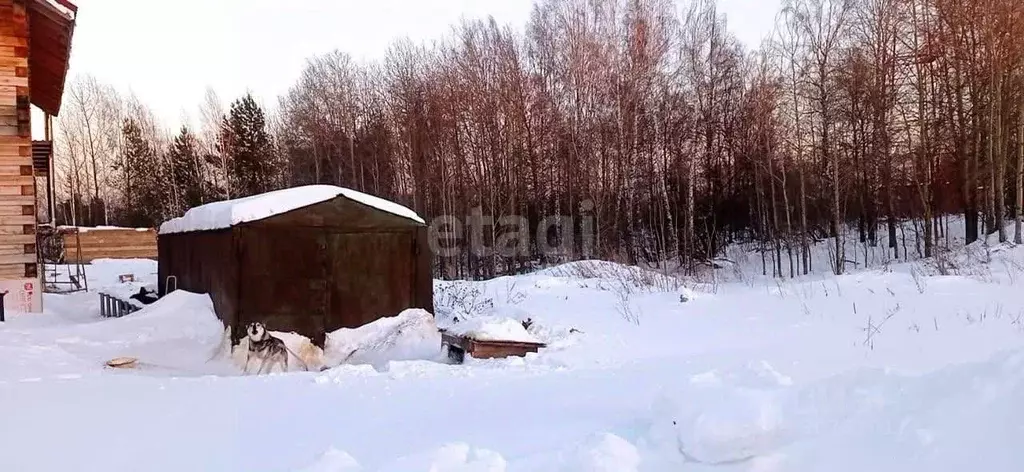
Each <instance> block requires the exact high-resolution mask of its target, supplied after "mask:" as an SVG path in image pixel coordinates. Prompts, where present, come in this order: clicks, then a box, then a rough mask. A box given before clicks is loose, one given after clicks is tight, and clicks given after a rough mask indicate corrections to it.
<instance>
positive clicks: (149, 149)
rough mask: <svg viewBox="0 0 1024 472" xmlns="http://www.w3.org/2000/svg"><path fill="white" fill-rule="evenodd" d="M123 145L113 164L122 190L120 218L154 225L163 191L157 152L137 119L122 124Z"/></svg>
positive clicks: (128, 223)
mask: <svg viewBox="0 0 1024 472" xmlns="http://www.w3.org/2000/svg"><path fill="white" fill-rule="evenodd" d="M121 133H122V137H123V139H124V148H123V152H122V155H121V159H120V161H119V162H117V163H116V164H115V165H114V170H115V171H118V172H119V179H118V180H119V181H120V184H121V189H122V193H123V199H122V206H123V208H122V209H121V215H120V219H121V220H122V222H123V224H126V225H129V226H139V227H143V226H145V227H152V226H156V225H157V224H159V223H160V222H161V221H162V219H163V218H162V216H163V211H162V210H163V208H164V198H163V197H164V193H163V185H162V181H163V179H162V176H161V172H160V165H159V161H158V156H157V153H156V151H155V149H154V148H153V146H152V145H151V144H150V143H149V142H148V141H147V140H146V138H145V137H143V135H142V129H141V128H140V127H139V124H138V123H136V122H135V120H133V119H131V118H128V119H125V120H124V122H123V125H122V127H121Z"/></svg>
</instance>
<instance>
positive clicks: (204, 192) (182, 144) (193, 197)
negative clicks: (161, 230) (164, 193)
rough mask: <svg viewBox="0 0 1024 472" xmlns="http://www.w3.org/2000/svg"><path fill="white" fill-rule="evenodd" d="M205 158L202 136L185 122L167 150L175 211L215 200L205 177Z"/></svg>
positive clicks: (185, 209) (179, 212) (180, 212)
mask: <svg viewBox="0 0 1024 472" xmlns="http://www.w3.org/2000/svg"><path fill="white" fill-rule="evenodd" d="M202 159H203V158H202V156H201V155H200V152H199V140H198V139H196V136H195V135H194V134H192V131H191V130H189V129H188V126H182V127H181V131H180V132H179V133H178V136H177V137H175V138H174V142H172V143H171V148H170V150H169V151H168V152H167V161H168V162H167V164H168V168H169V170H170V181H171V182H170V183H171V187H172V192H171V195H173V197H174V198H173V200H174V201H173V205H172V213H174V214H176V215H180V214H183V213H184V212H185V211H188V209H189V208H192V207H196V206H199V205H202V204H204V203H206V202H208V201H210V200H212V198H211V192H210V191H209V190H208V188H209V186H208V184H207V183H206V181H205V172H203V161H202Z"/></svg>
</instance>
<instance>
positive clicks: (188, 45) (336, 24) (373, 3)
mask: <svg viewBox="0 0 1024 472" xmlns="http://www.w3.org/2000/svg"><path fill="white" fill-rule="evenodd" d="M72 1H74V3H76V4H77V5H78V6H79V13H78V22H77V27H76V30H75V33H74V38H73V42H72V53H71V70H70V72H69V75H68V79H69V80H71V79H73V78H74V76H75V74H77V73H89V74H92V75H94V76H96V78H97V79H98V80H100V81H101V82H104V83H108V84H111V85H113V86H115V87H116V88H118V89H119V90H120V91H121V92H124V93H127V92H128V91H129V90H130V91H132V92H134V93H135V95H136V96H138V97H139V99H140V100H141V101H142V102H143V103H146V104H147V105H149V107H150V108H152V109H153V111H154V112H155V113H156V114H157V117H158V118H159V119H160V120H161V121H162V122H163V125H164V126H165V127H167V128H171V129H174V128H177V127H178V126H179V125H180V123H181V120H182V119H183V117H186V116H187V117H189V119H191V120H197V119H198V106H199V104H200V103H201V102H202V101H203V97H204V94H205V91H206V88H207V87H208V86H209V87H213V88H214V89H215V90H216V91H217V93H218V95H219V96H220V98H221V99H222V100H223V101H224V102H230V101H231V100H234V99H235V98H237V97H238V96H240V95H242V94H243V93H245V91H246V90H250V91H252V92H253V94H254V95H255V96H256V97H257V98H258V99H260V100H262V101H263V102H264V103H266V104H268V105H273V104H276V102H277V96H278V95H280V94H282V93H284V92H285V91H286V90H287V89H288V87H289V86H291V85H292V83H293V82H294V81H295V79H296V78H297V77H298V74H299V73H300V72H301V70H302V66H303V63H304V61H305V59H306V58H308V57H310V56H312V55H315V54H317V53H322V52H326V51H330V50H332V49H340V50H342V51H345V52H348V53H349V54H351V55H352V56H353V57H354V58H356V59H360V58H380V57H382V56H383V55H384V53H385V52H386V50H387V48H388V46H389V45H390V44H391V43H392V42H393V41H394V40H396V39H398V38H401V37H409V38H411V39H413V40H414V41H421V40H422V41H429V40H432V39H436V38H440V37H442V36H443V35H445V34H446V33H447V32H448V31H449V29H450V28H451V26H452V25H454V24H457V23H458V22H459V20H460V18H461V17H467V18H485V17H486V16H488V15H492V16H494V18H495V20H497V22H498V23H499V24H509V25H512V26H513V27H515V28H517V29H521V28H522V27H523V25H525V24H526V21H527V19H528V17H529V12H530V8H531V5H532V3H533V0H174V1H157V0H72ZM682 1H686V0H682ZM779 3H780V1H779V0H719V8H720V9H721V11H722V12H724V13H725V14H726V15H728V18H729V25H730V27H729V29H730V30H731V31H733V32H734V34H736V35H737V36H738V37H739V38H740V40H742V41H743V42H744V43H746V44H747V45H748V46H749V47H754V46H756V45H757V44H759V43H760V41H761V39H763V38H764V37H766V36H767V35H768V34H769V33H770V31H771V29H772V25H773V23H774V17H775V14H776V12H777V10H778V8H779Z"/></svg>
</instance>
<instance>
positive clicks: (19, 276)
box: [0, 0, 77, 311]
mask: <svg viewBox="0 0 1024 472" xmlns="http://www.w3.org/2000/svg"><path fill="white" fill-rule="evenodd" d="M76 16H77V7H75V6H74V5H73V4H71V3H70V2H68V1H67V0H0V292H3V291H11V290H14V291H16V292H17V293H16V294H9V295H8V297H7V299H6V302H7V306H8V307H13V308H14V309H16V310H23V311H39V310H41V309H42V303H41V300H40V298H41V295H40V294H39V292H40V290H39V288H40V287H39V286H40V283H39V277H40V273H41V271H40V270H39V268H38V261H39V255H38V249H37V246H38V245H37V241H36V234H37V231H36V229H37V225H39V224H40V223H51V221H50V218H49V216H50V215H52V212H50V211H48V210H49V209H50V208H52V190H51V189H52V180H51V177H50V176H51V173H52V152H51V149H52V142H51V141H50V137H49V135H50V126H49V124H50V117H51V116H56V115H57V114H58V112H59V111H60V105H61V98H62V96H63V94H64V81H65V78H66V75H67V70H68V58H69V56H70V51H71V36H72V33H73V31H74V28H75V17H76ZM31 105H35V107H36V108H38V109H39V110H40V111H42V112H43V116H44V123H43V124H44V125H45V128H46V136H45V139H43V140H40V141H33V140H32V113H31ZM40 187H43V188H42V189H40ZM41 220H42V221H41Z"/></svg>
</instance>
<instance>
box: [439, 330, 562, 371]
mask: <svg viewBox="0 0 1024 472" xmlns="http://www.w3.org/2000/svg"><path fill="white" fill-rule="evenodd" d="M440 331H441V344H442V345H443V346H445V347H447V348H448V357H449V358H450V359H451V360H453V361H455V362H458V363H462V362H463V360H464V359H465V356H466V354H469V355H470V356H473V358H474V359H494V358H503V357H511V356H515V357H524V356H526V354H528V353H531V352H537V351H538V350H540V349H541V348H543V347H546V345H545V344H544V343H531V342H523V341H495V340H481V339H474V338H470V337H466V336H460V335H457V334H453V333H449V332H448V331H446V330H443V329H442V330H440Z"/></svg>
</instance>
